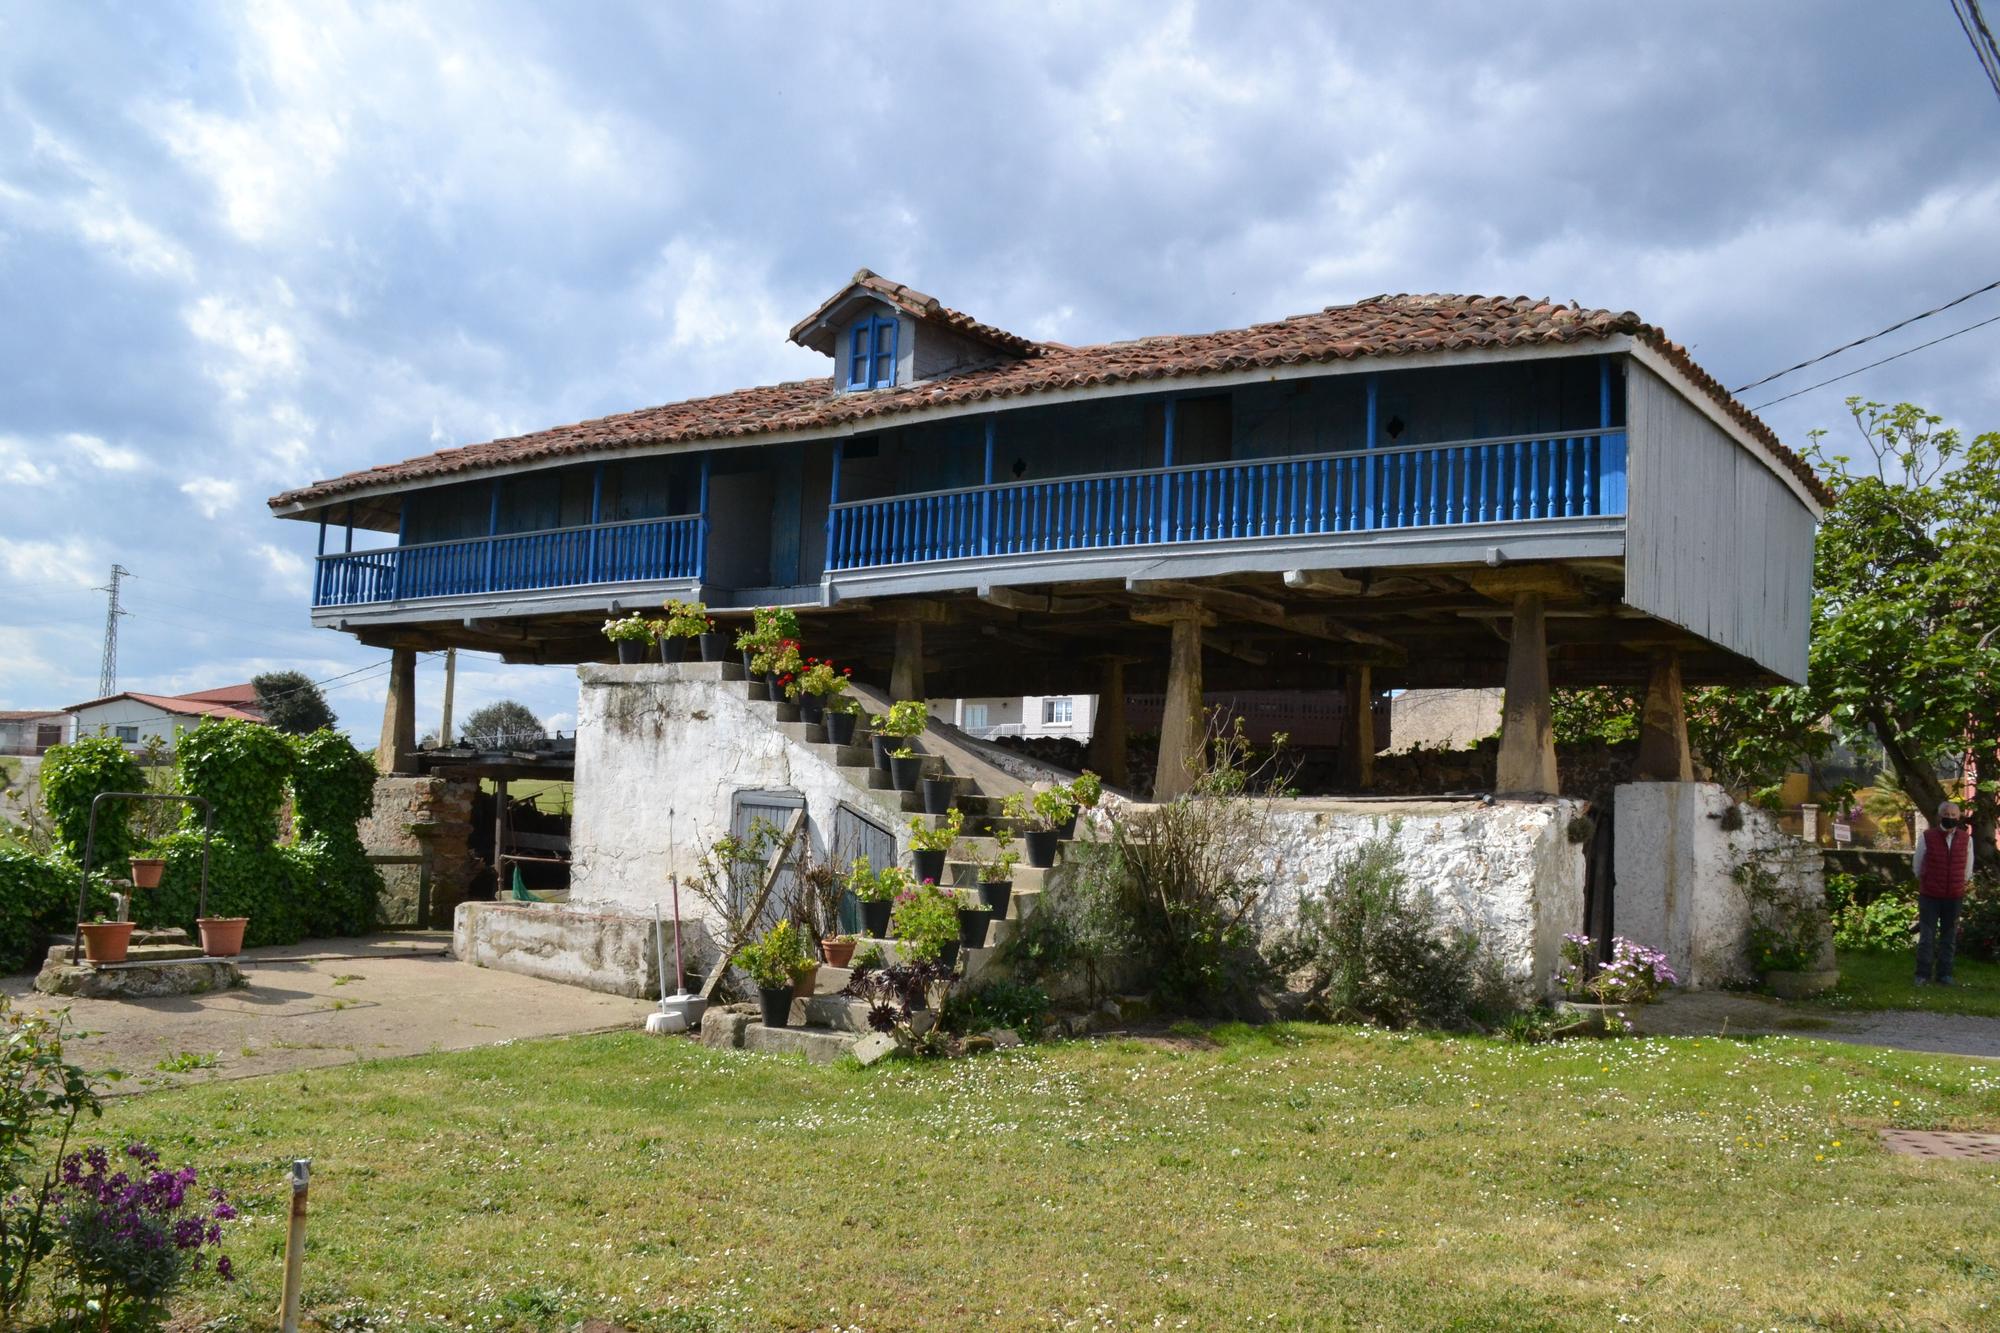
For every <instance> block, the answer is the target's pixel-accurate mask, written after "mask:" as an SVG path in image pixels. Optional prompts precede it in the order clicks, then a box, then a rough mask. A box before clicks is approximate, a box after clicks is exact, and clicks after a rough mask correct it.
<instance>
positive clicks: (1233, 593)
mask: <svg viewBox="0 0 2000 1333" xmlns="http://www.w3.org/2000/svg"><path fill="white" fill-rule="evenodd" d="M1125 587H1126V589H1127V590H1128V591H1130V592H1133V593H1137V594H1140V595H1142V596H1145V595H1152V596H1160V597H1173V598H1176V599H1178V600H1181V601H1187V602H1193V603H1195V604H1197V605H1199V606H1204V607H1207V608H1208V609H1209V610H1211V611H1214V612H1216V613H1217V614H1218V615H1224V616H1229V617H1232V618H1234V619H1237V620H1247V621H1250V622H1251V623H1252V624H1256V625H1269V626H1271V627H1272V628H1273V629H1282V630H1286V631H1289V632H1290V633H1293V634H1303V635H1305V636H1306V637H1307V638H1313V639H1331V640H1333V641H1335V642H1337V643H1364V644H1368V645H1369V646H1371V647H1375V648H1380V649H1382V650H1384V651H1385V652H1389V653H1396V654H1400V653H1401V652H1402V651H1403V650H1402V648H1401V647H1400V646H1399V645H1398V644H1396V643H1395V642H1394V641H1393V640H1390V639H1386V638H1384V637H1383V636H1381V635H1380V634H1376V633H1374V632H1373V631H1370V630H1365V629H1357V628H1355V627H1354V626H1352V625H1349V624H1345V623H1344V622H1342V621H1339V620H1336V619H1334V618H1333V617H1332V616H1328V615H1323V614H1321V613H1319V612H1317V611H1312V612H1305V613H1299V614H1295V613H1292V612H1289V611H1287V610H1286V609H1285V605H1284V603H1282V602H1276V601H1272V600H1271V599H1270V598H1268V597H1259V596H1257V595H1256V594H1254V593H1247V592H1239V591H1237V590H1236V589H1234V588H1218V587H1213V586H1211V585H1209V584H1206V583H1186V582H1182V581H1181V580H1178V579H1127V580H1126V581H1125Z"/></svg>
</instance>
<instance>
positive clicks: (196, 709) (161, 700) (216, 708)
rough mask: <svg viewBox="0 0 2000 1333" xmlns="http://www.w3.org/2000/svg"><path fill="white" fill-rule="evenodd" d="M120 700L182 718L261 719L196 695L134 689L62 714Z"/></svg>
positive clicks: (252, 720) (107, 696) (231, 706)
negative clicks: (126, 700) (149, 692)
mask: <svg viewBox="0 0 2000 1333" xmlns="http://www.w3.org/2000/svg"><path fill="white" fill-rule="evenodd" d="M206 693H210V694H220V693H226V691H221V690H211V691H206ZM120 699H131V700H134V701H136V702H138V703H142V704H147V705H149V706H151V707H153V708H157V709H159V710H160V711H161V712H163V713H174V714H177V715H179V716H181V717H221V718H236V719H238V720H239V721H243V722H262V721H263V720H264V715H263V714H262V713H259V712H256V711H254V710H252V709H248V708H238V707H236V706H234V705H232V704H226V703H216V702H215V701H213V700H210V699H204V698H202V697H200V696H199V695H193V694H140V693H138V692H137V691H135V690H126V691H124V692H123V693H121V694H107V695H106V696H104V697H103V698H102V699H92V700H91V701H90V702H89V703H81V704H71V705H70V706H69V707H68V708H65V709H64V710H63V711H64V712H65V713H77V712H81V711H82V710H84V709H86V708H95V707H97V706H98V705H99V704H108V703H115V702H117V701H118V700H120Z"/></svg>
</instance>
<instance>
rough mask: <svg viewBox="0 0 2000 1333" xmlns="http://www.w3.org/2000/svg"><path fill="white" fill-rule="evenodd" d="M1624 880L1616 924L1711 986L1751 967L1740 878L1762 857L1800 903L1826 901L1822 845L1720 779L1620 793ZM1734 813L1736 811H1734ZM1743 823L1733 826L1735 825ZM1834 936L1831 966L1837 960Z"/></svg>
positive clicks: (1683, 973)
mask: <svg viewBox="0 0 2000 1333" xmlns="http://www.w3.org/2000/svg"><path fill="white" fill-rule="evenodd" d="M1614 800H1615V805H1614V809H1615V811H1616V818H1617V829H1618V855H1617V878H1618V888H1617V891H1616V893H1615V895H1614V900H1613V901H1614V908H1613V916H1612V929H1613V931H1614V933H1616V934H1619V935H1623V936H1626V937H1627V938H1629V939H1633V940H1637V941H1638V942H1639V943H1641V944H1646V945H1651V946H1652V947H1653V948H1656V949H1661V950H1664V951H1665V953H1666V955H1667V961H1668V962H1669V963H1670V964H1671V965H1672V966H1673V968H1674V970H1675V971H1676V972H1677V973H1679V975H1680V978H1681V981H1682V983H1683V984H1685V985H1687V986H1689V987H1694V988H1704V987H1711V986H1719V985H1723V984H1725V983H1727V982H1731V981H1742V980H1746V979H1748V978H1749V977H1750V975H1751V970H1750V952H1749V942H1748V935H1749V929H1750V907H1749V903H1748V902H1747V901H1746V900H1745V899H1744V897H1743V890H1742V888H1741V887H1740V886H1739V885H1738V884H1737V883H1736V880H1735V878H1734V875H1735V871H1736V868H1737V867H1738V866H1740V865H1743V864H1744V863H1745V862H1746V861H1748V860H1750V859H1752V858H1753V857H1755V858H1758V859H1761V860H1762V861H1763V862H1764V863H1765V864H1766V865H1767V866H1769V868H1770V869H1771V870H1772V871H1773V872H1774V873H1775V874H1776V875H1777V876H1778V881H1779V885H1780V891H1781V892H1782V893H1783V895H1784V896H1785V897H1786V898H1788V899H1790V900H1791V901H1793V902H1796V903H1799V904H1801V905H1803V906H1813V905H1817V904H1823V903H1824V902H1825V892H1826V891H1825V885H1824V883H1823V880H1822V872H1821V868H1820V855H1819V850H1818V849H1817V848H1815V847H1811V846H1808V845H1807V844H1806V843H1804V842H1802V841H1800V840H1799V839H1797V838H1794V837H1793V836H1791V835H1790V834H1789V833H1786V832H1785V831H1784V830H1782V829H1780V828H1779V827H1778V825H1777V821H1776V820H1774V819H1773V818H1772V817H1771V816H1770V815H1769V814H1767V813H1765V812H1764V811H1762V810H1757V809H1755V808H1753V807H1751V806H1747V805H1739V804H1738V803H1737V802H1736V801H1735V800H1733V799H1732V798H1731V797H1730V795H1729V793H1728V792H1726V791H1724V790H1723V789H1722V788H1721V787H1718V786H1716V785H1715V784H1714V783H1711V782H1635V783H1629V784H1627V785H1625V786H1622V787H1620V788H1618V790H1617V793H1616V795H1615V798H1614ZM1731 811H1734V812H1735V814H1734V815H1731V814H1730V812H1731ZM1739 820H1740V824H1739V826H1738V827H1736V828H1734V829H1731V828H1725V827H1724V825H1725V824H1726V823H1737V822H1738V821H1739ZM1832 949H1833V944H1832V940H1831V939H1830V938H1829V939H1828V940H1826V942H1825V943H1824V946H1823V955H1824V958H1823V965H1825V966H1828V967H1830V966H1832Z"/></svg>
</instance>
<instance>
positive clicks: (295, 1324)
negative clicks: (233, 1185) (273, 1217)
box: [278, 1157, 312, 1333]
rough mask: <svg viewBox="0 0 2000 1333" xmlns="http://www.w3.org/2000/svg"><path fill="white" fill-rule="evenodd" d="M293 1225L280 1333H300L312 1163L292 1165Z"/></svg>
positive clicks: (288, 1242)
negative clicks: (307, 1205) (307, 1206)
mask: <svg viewBox="0 0 2000 1333" xmlns="http://www.w3.org/2000/svg"><path fill="white" fill-rule="evenodd" d="M291 1180H292V1221H291V1226H290V1228H289V1229H288V1230H287V1231H286V1233H285V1279H284V1287H283V1291H282V1294H281V1296H280V1297H279V1307H278V1328H279V1330H280V1333H299V1296H300V1293H301V1292H302V1291H303V1290H304V1288H305V1267H306V1190H307V1186H308V1185H309V1184H310V1183H311V1181H312V1160H311V1159H310V1158H306V1157H300V1158H295V1159H294V1160H293V1162H292V1176H291Z"/></svg>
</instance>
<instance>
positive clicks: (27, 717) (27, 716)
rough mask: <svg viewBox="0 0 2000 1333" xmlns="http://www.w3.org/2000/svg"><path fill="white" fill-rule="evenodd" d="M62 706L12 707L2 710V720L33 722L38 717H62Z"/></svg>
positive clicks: (0, 714) (0, 720) (0, 713)
mask: <svg viewBox="0 0 2000 1333" xmlns="http://www.w3.org/2000/svg"><path fill="white" fill-rule="evenodd" d="M62 715H63V710H62V709H60V708H11V709H6V710H4V711H0V722H33V721H35V720H36V719H37V718H44V717H61V716H62Z"/></svg>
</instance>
